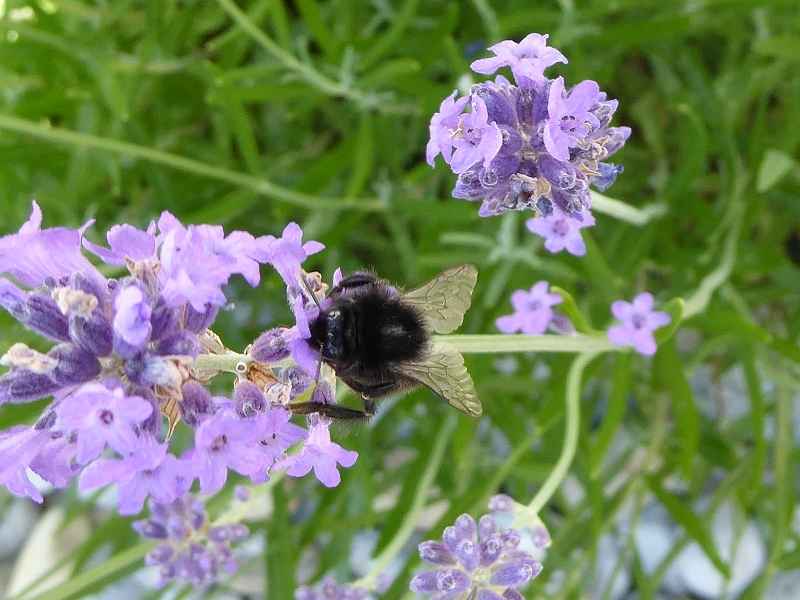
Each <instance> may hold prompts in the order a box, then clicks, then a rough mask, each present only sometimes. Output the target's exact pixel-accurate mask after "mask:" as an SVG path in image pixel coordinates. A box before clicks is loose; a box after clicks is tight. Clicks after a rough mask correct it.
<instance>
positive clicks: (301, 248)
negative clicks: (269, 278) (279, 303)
mask: <svg viewBox="0 0 800 600" xmlns="http://www.w3.org/2000/svg"><path fill="white" fill-rule="evenodd" d="M258 242H259V253H258V258H259V261H260V262H268V263H270V264H271V265H272V266H273V267H275V270H276V271H278V273H280V276H281V277H282V278H283V280H284V281H285V282H286V285H287V287H288V288H290V289H295V290H299V291H300V292H301V293H302V292H303V290H302V287H301V286H300V283H299V282H298V276H299V275H300V272H301V268H300V265H301V264H302V263H303V261H305V260H306V258H308V257H309V256H310V255H312V254H316V253H317V252H319V251H320V250H322V249H323V248H325V246H323V245H322V244H320V243H319V242H315V241H313V240H312V241H310V242H306V243H305V244H304V243H303V230H302V229H300V226H299V225H298V224H297V223H289V224H288V225H287V226H286V227H285V228H284V230H283V235H282V236H281V237H279V238H276V237H275V236H272V235H267V236H264V237H262V238H259V239H258Z"/></svg>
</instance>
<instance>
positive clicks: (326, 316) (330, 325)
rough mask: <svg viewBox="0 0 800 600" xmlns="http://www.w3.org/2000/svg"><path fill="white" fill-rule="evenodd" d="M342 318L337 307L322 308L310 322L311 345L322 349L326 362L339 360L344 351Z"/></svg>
mask: <svg viewBox="0 0 800 600" xmlns="http://www.w3.org/2000/svg"><path fill="white" fill-rule="evenodd" d="M343 327H344V318H343V316H342V313H341V311H340V310H339V309H337V308H331V309H328V310H323V311H322V312H321V313H320V314H319V317H317V319H316V320H315V321H314V322H313V323H311V341H312V345H314V346H315V347H316V348H318V349H321V350H322V359H323V360H325V361H328V362H336V361H337V360H340V359H341V357H342V354H343V352H344V339H343V333H342V331H343Z"/></svg>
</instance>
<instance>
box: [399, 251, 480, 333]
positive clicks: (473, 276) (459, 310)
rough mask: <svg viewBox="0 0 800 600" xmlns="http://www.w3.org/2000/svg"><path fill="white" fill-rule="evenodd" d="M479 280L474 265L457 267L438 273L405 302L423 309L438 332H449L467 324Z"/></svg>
mask: <svg viewBox="0 0 800 600" xmlns="http://www.w3.org/2000/svg"><path fill="white" fill-rule="evenodd" d="M476 281H478V269H477V268H475V265H469V264H464V265H458V266H457V267H451V268H449V269H447V270H445V271H442V272H441V273H439V274H438V275H437V276H436V277H434V278H433V279H431V280H430V281H429V282H428V283H426V284H424V285H421V286H420V287H418V288H416V289H413V290H411V291H410V292H406V293H405V294H403V299H404V300H406V301H408V302H409V303H411V304H413V305H415V306H417V307H418V308H420V310H422V313H423V314H424V315H425V318H426V320H427V322H428V325H429V326H430V328H431V329H433V331H434V332H436V333H450V332H451V331H455V330H456V329H458V328H459V326H460V325H461V323H462V322H463V321H464V313H465V312H467V309H468V308H469V305H470V303H471V302H472V290H473V289H475V282H476Z"/></svg>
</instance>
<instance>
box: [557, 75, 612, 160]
mask: <svg viewBox="0 0 800 600" xmlns="http://www.w3.org/2000/svg"><path fill="white" fill-rule="evenodd" d="M599 94H600V86H599V85H597V82H596V81H591V80H588V81H582V82H581V83H579V84H578V85H576V86H575V87H574V88H572V89H571V90H570V92H569V94H568V95H567V94H566V93H565V91H564V78H563V77H557V78H556V79H555V81H553V83H552V84H551V85H550V95H549V97H548V100H547V113H548V115H549V119H548V121H547V123H546V124H545V128H544V146H545V148H547V151H548V152H549V153H550V154H551V156H552V157H553V158H555V159H556V160H561V161H568V160H569V149H570V148H573V147H575V146H578V145H580V143H581V142H583V141H584V140H585V139H586V137H587V136H588V135H589V134H591V133H592V132H593V131H595V130H597V129H599V128H600V120H599V119H598V118H597V117H596V116H595V115H594V114H592V113H591V112H590V109H591V108H592V107H593V106H594V103H595V100H597V97H598V95H599Z"/></svg>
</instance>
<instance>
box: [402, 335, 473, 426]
mask: <svg viewBox="0 0 800 600" xmlns="http://www.w3.org/2000/svg"><path fill="white" fill-rule="evenodd" d="M403 372H404V373H405V374H406V375H407V376H409V377H411V378H412V379H414V380H415V381H418V382H419V383H421V384H422V385H424V386H425V387H427V388H428V389H429V390H431V391H432V392H433V393H434V394H436V395H437V396H439V397H440V398H441V399H442V400H444V401H445V402H447V403H448V404H449V405H450V406H452V407H453V408H455V409H456V410H460V411H461V412H463V413H464V414H467V415H469V416H471V417H479V416H480V415H481V413H482V412H483V409H482V408H481V403H480V400H478V395H477V394H476V393H475V384H473V383H472V377H470V375H469V372H467V367H466V366H465V365H464V357H463V356H461V353H460V352H459V351H458V350H456V348H455V347H454V346H453V345H451V344H448V343H447V342H443V341H441V340H435V341H432V342H430V347H429V351H428V353H427V356H426V357H425V359H424V360H422V361H420V362H413V363H409V364H407V365H404V369H403Z"/></svg>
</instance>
